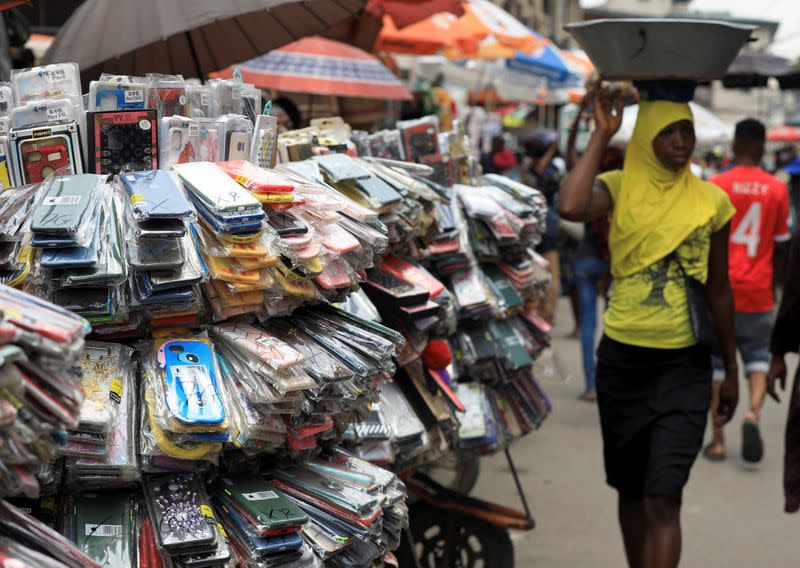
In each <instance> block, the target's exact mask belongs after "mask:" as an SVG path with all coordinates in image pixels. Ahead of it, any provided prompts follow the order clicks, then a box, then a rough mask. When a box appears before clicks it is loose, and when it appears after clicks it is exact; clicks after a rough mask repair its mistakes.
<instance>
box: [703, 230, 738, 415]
mask: <svg viewBox="0 0 800 568" xmlns="http://www.w3.org/2000/svg"><path fill="white" fill-rule="evenodd" d="M729 230H730V223H728V224H727V225H725V226H724V227H723V228H722V229H720V230H719V231H717V232H716V233H714V234H713V235H711V250H710V251H709V254H708V280H707V281H706V301H707V302H708V306H709V308H710V310H711V317H712V319H713V320H714V327H715V329H716V331H717V337H719V339H720V345H721V347H722V359H723V361H724V363H725V380H724V381H723V382H722V385H721V387H720V393H719V405H718V406H717V408H715V409H713V408H712V411H713V412H714V421H715V422H716V423H717V425H719V426H722V425H723V424H727V423H728V422H730V420H731V418H733V413H734V412H736V405H737V404H738V402H739V367H738V365H737V363H736V334H735V332H734V327H733V291H732V290H731V283H730V280H729V279H728V231H729Z"/></svg>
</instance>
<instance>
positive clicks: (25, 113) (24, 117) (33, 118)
mask: <svg viewBox="0 0 800 568" xmlns="http://www.w3.org/2000/svg"><path fill="white" fill-rule="evenodd" d="M72 108H73V107H72V102H71V101H70V100H69V99H47V100H41V101H38V100H37V101H31V102H29V103H27V104H24V105H22V106H18V107H15V108H13V109H11V112H10V113H9V114H10V116H11V126H12V127H13V128H17V129H20V128H30V127H32V126H52V125H55V124H66V123H68V122H72V121H73V120H75V116H74V115H73V112H72Z"/></svg>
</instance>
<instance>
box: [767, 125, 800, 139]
mask: <svg viewBox="0 0 800 568" xmlns="http://www.w3.org/2000/svg"><path fill="white" fill-rule="evenodd" d="M767 140H768V141H770V142H800V128H797V127H796V126H790V125H786V126H773V127H772V128H770V129H769V130H768V131H767Z"/></svg>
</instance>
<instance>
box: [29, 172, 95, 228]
mask: <svg viewBox="0 0 800 568" xmlns="http://www.w3.org/2000/svg"><path fill="white" fill-rule="evenodd" d="M97 180H98V176H95V175H92V174H84V175H74V176H66V177H60V178H56V179H54V180H53V182H52V183H51V184H50V187H48V188H47V191H46V193H45V194H44V196H42V200H41V201H40V202H39V204H38V205H37V206H36V210H35V211H34V212H33V219H32V221H31V230H32V231H33V232H34V233H39V232H41V233H47V234H57V235H74V234H75V233H77V232H78V229H79V228H80V227H81V225H82V224H83V220H84V219H85V218H86V216H87V215H89V214H91V213H93V211H91V209H94V207H95V203H96V201H95V200H94V195H95V191H96V190H97V185H98V184H97Z"/></svg>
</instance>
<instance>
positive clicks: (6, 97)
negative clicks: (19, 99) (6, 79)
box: [0, 84, 14, 116]
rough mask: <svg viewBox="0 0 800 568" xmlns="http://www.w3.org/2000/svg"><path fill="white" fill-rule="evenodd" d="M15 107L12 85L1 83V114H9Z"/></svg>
mask: <svg viewBox="0 0 800 568" xmlns="http://www.w3.org/2000/svg"><path fill="white" fill-rule="evenodd" d="M12 108H14V91H12V90H11V86H10V85H7V84H6V85H0V115H3V116H5V115H7V114H8V113H9V111H11V109H12Z"/></svg>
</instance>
